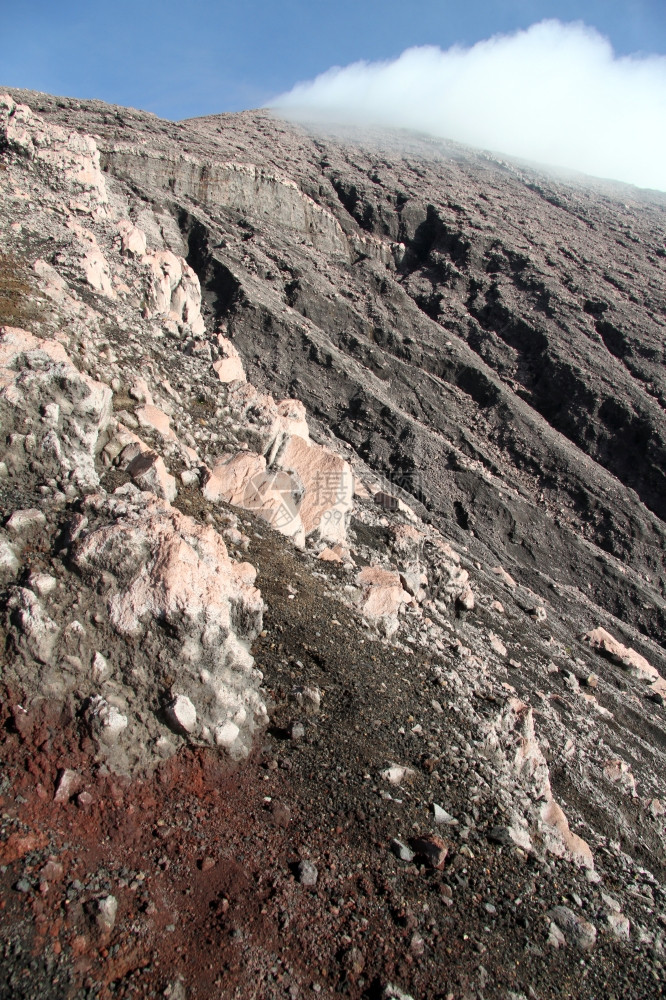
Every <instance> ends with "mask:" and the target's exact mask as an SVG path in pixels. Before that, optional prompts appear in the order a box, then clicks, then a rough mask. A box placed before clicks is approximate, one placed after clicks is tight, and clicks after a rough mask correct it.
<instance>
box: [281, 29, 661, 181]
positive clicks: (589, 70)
mask: <svg viewBox="0 0 666 1000" xmlns="http://www.w3.org/2000/svg"><path fill="white" fill-rule="evenodd" d="M271 107H273V108H274V109H275V110H276V111H279V112H280V113H281V114H284V115H285V116H286V117H290V118H296V119H299V120H309V121H319V122H323V123H329V124H330V123H340V124H354V125H370V124H373V125H385V126H391V127H397V128H409V129H416V130H418V131H423V132H428V133H431V134H433V135H437V136H444V137H446V138H449V139H454V140H455V141H457V142H462V143H467V144H469V145H471V146H477V147H481V148H483V149H491V150H494V151H496V152H500V153H504V154H506V155H513V156H519V157H524V158H526V159H531V160H537V161H539V162H542V163H548V164H552V165H554V166H560V167H568V168H571V169H574V170H580V171H583V172H585V173H588V174H593V175H595V176H597V177H610V178H614V179H616V180H623V181H628V182H629V183H632V184H637V185H639V186H641V187H652V188H659V189H661V190H666V56H658V55H636V56H622V57H619V56H616V55H615V54H614V52H613V49H612V47H611V45H610V43H609V41H608V40H607V39H606V38H604V37H603V36H602V35H600V34H599V33H598V32H597V31H596V30H595V29H593V28H589V27H586V26H585V25H584V24H582V23H580V22H577V23H574V24H562V23H561V22H560V21H542V22H541V23H539V24H535V25H533V26H532V27H531V28H528V29H527V30H526V31H519V32H517V33H516V34H513V35H498V36H495V37H493V38H490V39H488V40H487V41H483V42H478V43H477V44H476V45H474V46H472V47H471V48H466V49H465V48H461V47H458V46H455V47H453V48H451V49H448V50H447V51H446V52H443V51H442V50H441V49H439V48H437V47H435V46H423V47H418V48H412V49H407V50H406V51H405V52H403V54H402V55H401V56H399V58H397V59H395V60H393V61H390V62H375V63H368V62H358V63H354V64H353V65H350V66H346V67H342V68H340V67H334V68H333V69H330V70H328V71H327V72H326V73H322V74H321V76H318V77H317V78H316V79H315V80H313V81H310V82H307V83H300V84H298V85H297V86H295V87H294V88H293V90H291V91H289V93H287V94H283V95H281V96H280V97H278V98H276V99H275V100H274V101H272V102H271Z"/></svg>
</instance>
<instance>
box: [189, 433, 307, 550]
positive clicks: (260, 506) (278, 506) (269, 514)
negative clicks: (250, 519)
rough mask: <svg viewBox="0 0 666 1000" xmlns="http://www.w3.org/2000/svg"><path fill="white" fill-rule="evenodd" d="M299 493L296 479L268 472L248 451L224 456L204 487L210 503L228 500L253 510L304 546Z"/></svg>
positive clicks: (276, 471)
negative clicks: (299, 510)
mask: <svg viewBox="0 0 666 1000" xmlns="http://www.w3.org/2000/svg"><path fill="white" fill-rule="evenodd" d="M300 492H301V490H300V488H299V484H298V483H296V482H295V481H294V479H293V477H291V476H290V475H289V474H287V473H285V472H282V471H280V470H275V471H274V470H271V469H268V470H267V468H266V459H265V458H264V456H263V455H256V454H254V453H253V452H248V451H241V452H238V453H237V454H236V455H232V456H226V455H225V456H223V457H222V459H221V461H220V462H218V463H217V465H216V466H215V467H214V469H212V471H210V472H209V473H208V478H207V481H206V483H205V484H204V487H203V495H204V497H205V498H206V499H207V500H210V501H211V502H213V503H215V502H217V501H219V500H225V501H226V502H227V503H231V504H234V506H236V507H243V508H244V509H245V510H251V511H253V512H254V513H255V514H257V515H258V516H259V517H261V518H262V519H263V520H264V521H267V522H268V523H269V524H270V525H271V527H272V528H274V529H275V530H276V531H279V532H280V533H281V534H283V535H286V536H287V537H288V538H292V539H293V540H294V542H295V544H297V545H299V546H302V545H303V543H304V541H305V536H304V533H303V523H302V521H301V518H300V515H299V512H298V500H299V494H300Z"/></svg>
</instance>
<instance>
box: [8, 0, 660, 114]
mask: <svg viewBox="0 0 666 1000" xmlns="http://www.w3.org/2000/svg"><path fill="white" fill-rule="evenodd" d="M0 15H1V20H0V23H1V24H2V47H1V52H0V85H2V84H4V85H9V86H21V87H30V88H33V89H37V90H44V91H48V92H50V93H56V94H65V95H69V96H75V97H97V98H100V99H102V100H105V101H110V102H113V103H117V104H124V105H131V106H133V107H138V108H142V109H144V110H148V111H154V112H155V113H156V114H159V115H162V116H164V117H167V118H173V119H178V118H183V117H188V116H194V115H202V114H210V113H214V112H219V111H236V110H241V109H243V108H252V107H258V106H261V105H262V104H265V103H266V102H268V101H270V100H271V98H273V97H274V96H275V95H277V94H280V93H282V92H284V91H287V90H290V89H291V88H292V87H293V85H294V84H296V83H297V82H299V81H302V80H309V79H312V78H313V77H315V76H317V75H318V74H320V73H322V72H324V71H325V70H327V69H329V68H330V67H331V66H335V65H338V66H345V65H347V64H348V63H351V62H354V61H356V60H359V59H364V60H369V61H374V60H382V59H395V58H396V57H397V56H399V55H400V53H401V52H403V51H404V50H405V49H406V48H408V47H409V46H414V45H436V46H439V47H440V48H442V49H447V48H448V47H449V46H451V45H453V44H455V43H460V44H463V45H473V44H474V43H475V42H477V41H479V40H481V39H485V38H488V37H490V36H491V35H493V34H495V33H497V32H513V31H515V30H517V29H519V28H527V27H528V26H529V25H531V24H534V23H535V22H537V21H540V20H542V19H544V18H559V19H560V20H562V21H571V20H578V19H580V20H583V21H585V22H586V23H587V24H588V25H591V26H594V27H596V28H597V29H598V30H599V31H600V32H601V33H602V34H603V35H606V36H607V37H608V38H609V39H610V41H611V43H612V45H613V47H614V49H615V51H616V52H617V53H618V54H620V55H622V54H628V53H633V52H643V53H661V54H665V53H666V0H577V2H575V0H553V2H547V0H401V2H397V0H336V2H334V3H320V2H318V0H311V2H310V3H306V2H304V0H217V2H215V0H190V2H183V0H181V2H180V3H176V2H175V0H114V2H113V3H105V4H101V3H96V2H95V0H88V2H86V3H83V2H79V0H76V2H74V0H32V2H31V0H24V3H22V4H18V3H15V2H10V0H0Z"/></svg>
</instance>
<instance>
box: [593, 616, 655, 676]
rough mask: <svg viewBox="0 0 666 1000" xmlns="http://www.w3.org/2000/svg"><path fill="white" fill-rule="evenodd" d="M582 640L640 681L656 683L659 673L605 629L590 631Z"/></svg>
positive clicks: (642, 657) (643, 658)
mask: <svg viewBox="0 0 666 1000" xmlns="http://www.w3.org/2000/svg"><path fill="white" fill-rule="evenodd" d="M583 638H584V639H585V640H586V641H587V642H589V644H590V646H591V647H592V649H596V650H598V652H600V653H604V654H605V655H606V656H609V657H610V659H611V660H614V661H615V662H616V663H619V664H620V665H621V666H623V667H625V668H626V669H627V670H629V671H630V672H631V673H632V674H633V675H634V676H635V677H638V678H639V679H640V680H645V681H656V680H657V679H658V678H659V676H660V675H659V671H658V670H656V669H655V667H653V666H652V665H651V664H650V663H648V661H647V660H646V659H645V657H644V656H641V654H640V653H637V652H636V650H635V649H630V648H629V647H628V646H623V645H622V643H621V642H619V641H618V640H617V639H615V638H614V637H613V636H612V635H611V634H610V632H607V631H606V629H605V628H601V627H599V628H595V629H592V630H591V631H590V632H586V633H585V635H584V636H583Z"/></svg>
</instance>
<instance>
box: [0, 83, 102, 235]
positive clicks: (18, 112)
mask: <svg viewBox="0 0 666 1000" xmlns="http://www.w3.org/2000/svg"><path fill="white" fill-rule="evenodd" d="M0 137H2V138H3V139H4V141H5V143H6V145H7V147H8V148H9V150H10V152H11V153H13V154H15V155H18V156H20V157H22V158H24V159H26V160H29V161H30V162H31V163H32V164H33V167H34V169H35V172H36V173H37V174H38V176H40V177H41V178H42V179H43V180H44V181H45V182H46V185H45V190H47V191H49V192H50V193H51V195H52V197H53V198H54V200H55V199H56V197H57V193H58V192H61V193H62V194H64V196H65V197H67V198H68V199H69V203H68V204H69V208H70V209H71V210H72V211H77V212H83V213H86V214H89V215H93V216H97V217H99V218H103V217H105V216H106V215H107V205H108V200H109V199H108V194H107V190H106V181H105V179H104V174H103V173H102V170H101V167H100V156H99V150H98V148H97V145H96V143H95V141H94V139H92V138H91V137H90V136H88V135H82V134H81V133H79V132H68V131H67V130H66V129H64V128H61V127H60V126H58V125H52V124H50V123H48V122H46V121H45V120H44V119H43V118H41V117H40V116H39V115H37V114H34V113H33V112H32V111H31V110H30V108H29V107H28V106H27V105H25V104H16V102H15V101H14V100H13V99H12V98H11V97H10V96H9V95H8V94H4V95H0ZM62 194H61V196H62Z"/></svg>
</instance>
